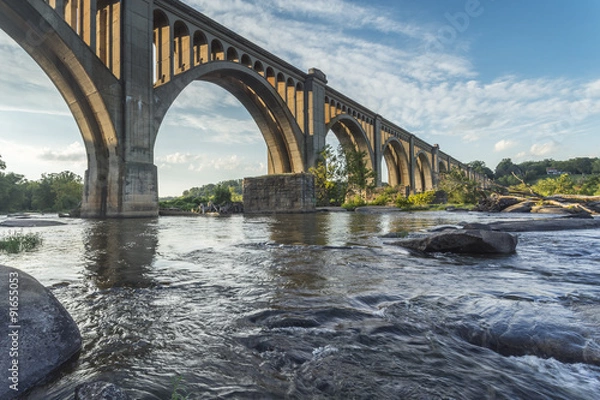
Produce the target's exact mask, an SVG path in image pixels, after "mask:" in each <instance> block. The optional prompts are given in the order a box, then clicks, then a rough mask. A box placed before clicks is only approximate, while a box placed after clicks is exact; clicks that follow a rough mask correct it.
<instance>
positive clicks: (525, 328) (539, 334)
mask: <svg viewBox="0 0 600 400" xmlns="http://www.w3.org/2000/svg"><path fill="white" fill-rule="evenodd" d="M507 303H508V302H506V301H500V302H497V303H496V304H493V305H492V304H490V305H489V306H488V307H487V308H486V311H484V312H483V313H482V314H480V320H478V321H469V322H463V323H461V324H460V325H459V326H458V327H457V328H458V334H459V336H461V337H462V338H463V339H464V340H466V341H468V342H469V343H471V344H474V345H476V346H480V347H485V348H489V349H491V350H493V351H495V352H497V353H499V354H501V355H504V356H515V357H520V356H526V355H531V356H536V357H540V358H554V359H555V360H558V361H560V362H563V363H569V364H572V363H584V364H591V365H600V345H598V343H597V342H596V341H595V340H594V336H595V335H594V332H592V331H591V330H587V329H585V328H582V327H581V326H580V324H579V322H578V321H576V320H574V318H573V316H572V315H569V314H568V311H567V310H564V309H562V308H560V307H555V306H540V305H538V304H535V303H532V304H529V303H525V302H522V301H518V302H514V303H513V302H511V303H513V304H512V305H508V306H506V305H507ZM544 307H549V309H544ZM550 316H552V317H550Z"/></svg>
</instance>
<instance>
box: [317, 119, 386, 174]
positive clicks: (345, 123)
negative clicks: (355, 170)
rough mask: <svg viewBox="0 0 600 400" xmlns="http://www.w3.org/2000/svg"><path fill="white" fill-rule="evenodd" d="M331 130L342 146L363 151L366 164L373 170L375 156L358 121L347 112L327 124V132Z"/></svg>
mask: <svg viewBox="0 0 600 400" xmlns="http://www.w3.org/2000/svg"><path fill="white" fill-rule="evenodd" d="M330 130H331V131H332V132H333V133H334V134H335V137H336V138H337V139H338V141H339V142H340V144H341V145H342V147H351V148H353V149H356V150H358V151H361V152H364V153H365V158H366V159H367V165H368V166H369V167H370V168H371V169H372V170H375V168H374V165H375V158H374V154H373V151H372V149H371V146H370V144H369V139H368V136H367V133H366V132H365V130H364V129H363V127H362V125H361V124H360V122H358V121H357V120H356V119H354V118H352V117H351V116H349V115H347V114H341V115H338V116H336V117H335V118H333V119H332V120H331V121H330V122H329V123H328V124H327V132H329V131H330Z"/></svg>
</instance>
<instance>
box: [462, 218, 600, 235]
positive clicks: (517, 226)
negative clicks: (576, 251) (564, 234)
mask: <svg viewBox="0 0 600 400" xmlns="http://www.w3.org/2000/svg"><path fill="white" fill-rule="evenodd" d="M463 228H464V229H479V230H489V231H495V232H546V231H562V230H571V229H594V228H600V219H595V218H593V219H587V218H550V219H538V220H521V221H497V222H491V223H489V224H479V223H470V224H464V225H463Z"/></svg>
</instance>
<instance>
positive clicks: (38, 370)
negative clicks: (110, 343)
mask: <svg viewBox="0 0 600 400" xmlns="http://www.w3.org/2000/svg"><path fill="white" fill-rule="evenodd" d="M0 310H2V312H1V313H0V350H1V351H2V352H3V353H4V354H2V355H0V371H3V372H2V373H3V381H4V382H5V383H8V384H2V385H0V399H12V398H14V397H15V396H17V395H22V394H23V392H25V391H27V390H28V389H30V388H32V387H33V386H35V385H38V384H40V383H43V382H44V381H45V380H46V379H47V378H48V377H49V375H50V374H52V373H53V372H55V371H56V370H57V369H58V368H60V367H61V366H62V365H63V364H64V363H66V362H67V361H69V360H70V359H72V358H73V357H74V356H75V355H77V354H78V352H79V350H80V349H81V335H80V333H79V329H78V328H77V325H76V324H75V322H74V321H73V319H72V318H71V316H70V315H69V313H68V312H67V311H66V310H65V308H64V307H63V306H62V305H61V304H60V303H59V302H58V300H56V298H55V297H54V295H53V294H52V293H51V292H50V291H49V290H48V289H46V288H45V287H44V286H43V285H41V284H40V283H39V282H38V281H37V280H35V279H34V278H32V277H31V276H30V275H28V274H26V273H24V272H22V271H19V270H17V269H14V268H9V267H5V266H2V265H0ZM7 375H8V376H7ZM6 378H8V381H6Z"/></svg>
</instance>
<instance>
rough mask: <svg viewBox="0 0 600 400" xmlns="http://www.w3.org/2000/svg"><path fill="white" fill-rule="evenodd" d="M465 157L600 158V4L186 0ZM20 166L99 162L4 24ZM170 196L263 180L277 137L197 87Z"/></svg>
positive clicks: (188, 103)
mask: <svg viewBox="0 0 600 400" xmlns="http://www.w3.org/2000/svg"><path fill="white" fill-rule="evenodd" d="M185 2H186V3H188V4H189V5H191V6H192V7H194V8H196V9H198V10H199V11H201V12H203V13H205V14H206V15H208V16H209V17H211V18H213V19H215V20H216V21H218V22H220V23H221V24H223V25H225V26H227V27H228V28H230V29H232V30H234V31H236V32H237V33H239V34H241V35H243V36H245V37H247V38H248V39H250V40H252V41H253V42H255V43H257V44H258V45H260V46H262V47H264V48H265V49H266V50H268V51H270V52H272V53H274V54H276V55H278V56H280V57H281V58H283V59H285V60H287V61H289V62H291V63H292V64H294V65H296V66H297V67H299V68H300V69H303V70H308V69H309V68H312V67H317V68H319V69H321V70H322V71H324V72H325V73H326V74H327V77H328V80H329V84H330V85H331V86H332V87H333V88H335V89H337V90H338V91H340V92H342V93H344V94H346V95H348V96H349V97H352V98H354V99H356V100H358V101H360V102H361V103H362V104H364V105H365V106H367V107H368V108H370V109H372V110H373V111H375V112H378V113H380V114H381V115H383V116H384V117H386V118H387V119H389V120H392V121H394V122H396V123H397V124H399V125H400V126H403V127H404V128H406V129H407V130H409V131H411V132H413V133H415V134H417V135H418V136H420V137H422V138H423V139H424V140H426V141H427V142H429V143H431V144H434V143H438V144H439V145H440V147H441V148H442V150H443V151H445V152H447V153H449V154H451V155H452V156H454V157H456V158H458V159H459V160H461V161H463V162H469V161H473V160H483V161H485V162H486V164H487V165H488V166H489V167H491V168H492V169H494V168H495V166H496V165H497V164H498V162H499V161H500V160H502V159H503V158H511V159H512V160H513V161H514V162H521V161H526V160H539V159H545V158H553V159H557V160H558V159H567V158H571V157H577V156H589V157H598V156H600V154H599V153H600V152H599V149H600V128H599V127H600V67H599V65H600V51H599V47H598V39H599V38H600V23H599V22H600V1H596V0H578V1H577V2H567V1H566V0H562V1H559V0H546V1H541V0H527V1H519V0H479V1H477V0H425V1H423V0H394V1H383V0H371V1H369V2H363V1H354V0H352V1H351V0H312V1H311V0H307V1H304V2H292V1H289V0H246V1H243V0H220V1H214V0H185ZM0 61H1V62H2V65H3V72H4V73H3V74H2V75H0V155H2V158H3V159H4V161H6V163H7V164H8V169H9V170H11V171H14V172H18V173H22V174H25V175H26V177H27V178H29V179H38V178H39V177H40V175H41V173H42V172H60V171H62V170H65V169H68V170H72V171H74V172H76V173H78V174H81V175H83V172H84V170H85V168H86V161H85V151H84V148H83V142H82V139H81V135H80V134H79V131H78V129H77V126H76V125H75V123H74V120H73V118H72V117H71V115H70V112H69V110H68V108H67V107H66V105H65V103H64V101H63V100H62V98H61V96H60V95H59V93H58V91H57V90H56V89H55V88H54V86H53V85H52V83H51V82H50V81H49V80H48V78H46V77H45V75H44V74H43V73H42V72H41V70H40V68H39V67H38V66H37V65H36V64H35V63H34V62H33V61H32V60H31V59H30V58H29V57H28V56H27V55H26V54H25V53H24V52H23V51H22V50H20V49H19V48H18V46H16V45H15V44H14V42H12V40H11V39H10V38H8V37H7V36H6V35H5V34H4V33H3V32H1V31H0ZM155 156H156V165H157V166H158V171H159V190H160V195H161V196H165V195H178V194H180V193H181V192H182V191H183V190H184V189H187V188H189V187H192V186H200V185H202V184H205V183H210V182H216V181H219V180H224V179H233V178H242V177H244V176H255V175H262V174H265V173H266V172H267V169H266V146H265V144H264V140H263V139H262V136H261V134H260V132H259V131H258V129H257V127H256V125H255V124H254V122H253V121H252V119H251V117H250V116H249V114H248V113H247V112H246V111H245V110H244V109H243V108H242V107H241V105H240V104H239V103H238V102H237V100H236V99H235V98H233V97H232V96H230V95H229V94H228V93H227V92H225V91H223V90H222V89H220V88H218V87H217V86H215V85H212V84H209V83H194V84H192V85H191V86H189V87H188V88H187V89H186V90H185V91H184V92H183V93H182V95H181V96H180V97H179V98H178V100H177V102H176V103H175V104H174V106H173V108H172V109H171V110H170V111H169V114H168V115H167V118H166V119H165V121H164V123H163V126H162V128H161V131H160V133H159V138H158V141H157V144H156V148H155Z"/></svg>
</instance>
